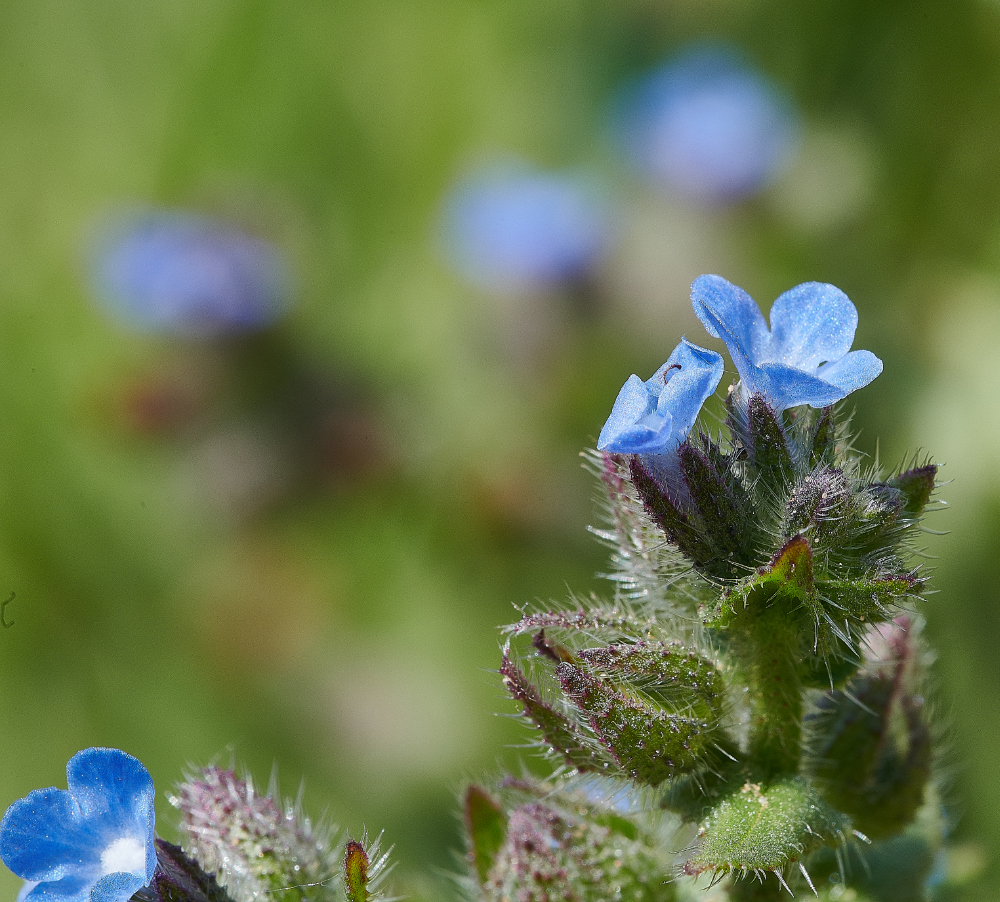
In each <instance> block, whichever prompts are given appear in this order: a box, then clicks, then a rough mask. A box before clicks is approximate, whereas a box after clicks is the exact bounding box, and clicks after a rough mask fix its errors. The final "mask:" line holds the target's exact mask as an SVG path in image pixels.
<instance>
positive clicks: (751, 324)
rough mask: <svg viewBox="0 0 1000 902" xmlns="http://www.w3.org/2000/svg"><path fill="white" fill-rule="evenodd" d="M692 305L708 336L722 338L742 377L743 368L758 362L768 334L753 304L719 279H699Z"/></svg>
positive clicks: (761, 317)
mask: <svg viewBox="0 0 1000 902" xmlns="http://www.w3.org/2000/svg"><path fill="white" fill-rule="evenodd" d="M691 304H692V306H693V307H694V312H695V313H696V314H697V315H698V319H700V320H701V321H702V324H703V325H704V326H705V329H706V330H707V331H708V334H709V335H711V336H712V337H713V338H721V339H722V340H723V341H724V342H725V343H726V347H727V348H728V349H729V354H730V356H731V357H732V358H733V363H734V364H736V369H737V370H739V373H740V376H741V377H743V378H745V374H744V369H745V368H746V367H748V366H752V365H753V364H754V363H756V362H757V361H758V360H759V359H760V355H761V353H762V352H763V351H764V349H765V348H767V346H768V342H769V341H770V333H769V332H768V329H767V323H765V322H764V317H763V315H762V314H761V312H760V309H759V308H758V307H757V304H756V302H755V301H754V299H753V298H752V297H750V295H748V294H747V293H746V292H745V291H744V290H743V289H742V288H740V287H738V286H736V285H733V283H732V282H728V281H726V280H725V279H723V278H722V276H698V278H697V279H695V280H694V282H693V283H692V284H691Z"/></svg>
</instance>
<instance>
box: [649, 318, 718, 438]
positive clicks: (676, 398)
mask: <svg viewBox="0 0 1000 902" xmlns="http://www.w3.org/2000/svg"><path fill="white" fill-rule="evenodd" d="M675 367H679V368H676V369H675ZM723 368H724V367H723V361H722V357H721V355H719V354H716V353H715V351H709V350H707V349H706V348H699V347H698V345H693V344H691V342H689V341H688V340H687V339H686V338H682V339H681V343H680V344H679V345H677V347H676V348H674V352H673V353H672V354H671V355H670V359H669V360H668V361H667V362H666V363H665V364H664V365H663V366H662V367H661V368H660V369H659V370H657V373H663V375H664V376H666V375H668V373H669V372H672V373H673V375H672V376H670V378H669V379H666V380H665V386H664V388H663V391H662V393H661V394H660V400H659V403H658V404H657V410H658V411H663V410H669V411H670V413H671V415H672V416H673V420H674V425H673V438H674V440H675V442H677V443H679V442H681V441H682V440H683V439H684V438H685V436H687V434H688V433H689V432H690V431H691V427H692V426H694V421H695V420H696V419H697V418H698V412H699V411H700V410H701V407H702V405H703V404H704V403H705V399H706V398H708V396H709V395H711V394H712V393H713V392H714V391H715V389H716V388H717V387H718V385H719V381H720V380H721V379H722V372H723ZM655 378H656V377H655V376H654V379H655ZM661 378H662V377H661Z"/></svg>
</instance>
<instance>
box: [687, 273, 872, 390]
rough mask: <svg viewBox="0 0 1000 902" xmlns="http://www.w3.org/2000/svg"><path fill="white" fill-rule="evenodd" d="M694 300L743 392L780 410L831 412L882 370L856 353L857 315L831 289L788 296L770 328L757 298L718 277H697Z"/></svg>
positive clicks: (867, 355)
mask: <svg viewBox="0 0 1000 902" xmlns="http://www.w3.org/2000/svg"><path fill="white" fill-rule="evenodd" d="M691 301H692V303H693V304H694V312H695V313H697V314H698V318H699V319H700V320H701V321H702V323H704V325H705V328H706V329H707V330H708V332H709V334H710V335H712V336H714V337H715V338H721V339H722V340H723V341H724V342H725V343H726V347H727V348H728V349H729V354H730V356H731V357H732V358H733V363H734V364H735V365H736V369H737V371H738V372H739V374H740V381H741V383H742V389H743V391H744V393H746V394H752V393H758V392H759V393H760V394H762V395H764V396H765V397H766V398H767V400H768V401H769V402H770V403H771V404H772V405H773V406H774V407H775V409H776V410H785V409H786V408H788V407H795V406H796V405H798V404H808V405H810V406H811V407H826V406H827V405H828V404H833V403H834V402H835V401H839V400H841V398H846V397H847V396H848V395H849V394H850V393H851V392H852V391H854V390H855V389H858V388H862V387H863V386H865V385H867V384H868V383H869V382H871V381H872V379H874V378H875V377H876V376H877V375H878V374H879V373H881V372H882V361H881V360H879V359H878V357H876V356H875V355H874V354H873V353H872V352H871V351H852V350H851V344H852V342H853V341H854V331H855V329H856V328H857V326H858V311H857V310H856V309H855V307H854V304H852V303H851V301H850V299H849V298H848V297H847V295H846V294H844V292H842V291H841V290H840V289H839V288H836V287H834V286H833V285H827V284H825V283H823V282H803V283H802V284H801V285H796V286H795V287H794V288H792V289H790V290H788V291H786V292H785V293H784V294H783V295H781V297H779V298H778V300H776V301H775V302H774V305H773V306H772V307H771V314H770V319H771V328H770V329H768V327H767V323H766V322H765V321H764V317H763V316H762V315H761V312H760V310H759V309H758V307H757V304H756V303H755V302H754V300H753V298H751V297H750V295H748V294H747V293H746V292H745V291H743V289H742V288H738V287H737V286H735V285H733V284H732V283H731V282H727V281H726V280H725V279H723V278H722V277H721V276H699V277H698V278H697V279H695V280H694V283H693V284H692V285H691Z"/></svg>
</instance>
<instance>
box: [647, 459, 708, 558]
mask: <svg viewBox="0 0 1000 902" xmlns="http://www.w3.org/2000/svg"><path fill="white" fill-rule="evenodd" d="M628 466H629V475H630V476H631V478H632V485H634V486H635V490H636V491H637V492H638V493H639V499H640V500H641V501H642V507H643V509H644V510H645V511H646V514H647V516H648V517H649V518H650V520H652V521H653V522H654V523H655V524H656V525H657V526H658V527H659V528H660V529H661V530H662V531H663V534H664V535H665V536H666V537H667V540H668V541H669V542H670V543H671V544H673V545H676V546H677V547H678V548H679V549H680V551H681V552H682V553H683V554H684V555H685V556H686V557H688V558H690V559H691V561H693V562H694V564H695V565H703V564H706V563H707V562H708V561H710V560H711V559H712V557H713V551H712V547H711V545H710V544H709V543H708V542H707V541H706V539H705V537H704V536H703V535H702V534H701V532H700V531H699V530H698V528H697V527H696V526H695V525H694V524H693V523H692V522H691V520H690V519H689V518H688V516H687V514H685V513H684V512H683V511H682V510H681V509H680V508H679V507H678V506H677V504H676V503H675V502H674V500H673V499H672V498H671V497H670V495H669V494H668V493H667V492H666V491H664V489H663V488H661V487H660V485H659V483H657V481H656V480H655V479H653V477H652V475H651V474H650V472H649V470H647V469H646V466H645V465H644V464H643V462H642V459H641V458H640V457H639V455H637V454H633V455H632V456H631V457H630V458H629V465H628Z"/></svg>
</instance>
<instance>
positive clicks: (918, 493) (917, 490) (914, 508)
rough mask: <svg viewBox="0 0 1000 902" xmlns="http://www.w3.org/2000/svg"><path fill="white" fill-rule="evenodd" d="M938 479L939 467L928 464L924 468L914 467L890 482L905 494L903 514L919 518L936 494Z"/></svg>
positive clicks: (889, 482) (889, 483)
mask: <svg viewBox="0 0 1000 902" xmlns="http://www.w3.org/2000/svg"><path fill="white" fill-rule="evenodd" d="M936 477H937V466H936V465H935V464H927V465H926V466H923V467H914V468H913V469H911V470H907V471H906V472H905V473H900V474H899V475H898V476H894V477H893V478H892V479H890V480H889V481H888V485H891V486H892V487H893V488H895V489H899V491H900V492H902V493H903V498H904V502H905V503H904V506H903V513H905V514H906V516H908V517H919V516H920V515H921V514H922V513H923V511H924V508H925V507H927V503H928V502H929V501H930V500H931V495H932V494H933V493H934V486H935V482H934V480H935V478H936Z"/></svg>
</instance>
